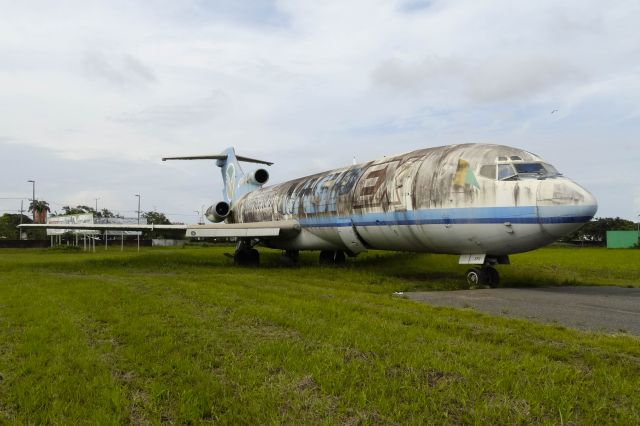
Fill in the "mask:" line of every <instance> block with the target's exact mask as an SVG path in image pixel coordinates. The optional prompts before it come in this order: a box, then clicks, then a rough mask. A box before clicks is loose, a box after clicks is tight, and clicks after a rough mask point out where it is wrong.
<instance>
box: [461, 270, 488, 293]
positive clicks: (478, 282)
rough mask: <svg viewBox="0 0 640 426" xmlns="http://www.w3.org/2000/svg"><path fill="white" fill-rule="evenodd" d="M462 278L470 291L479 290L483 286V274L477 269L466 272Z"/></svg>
mask: <svg viewBox="0 0 640 426" xmlns="http://www.w3.org/2000/svg"><path fill="white" fill-rule="evenodd" d="M464 276H465V278H466V280H467V284H468V285H469V288H470V289H474V288H480V287H483V286H484V285H485V278H486V277H485V274H484V273H483V272H482V270H481V269H479V268H471V269H469V270H467V272H466V273H465V275H464Z"/></svg>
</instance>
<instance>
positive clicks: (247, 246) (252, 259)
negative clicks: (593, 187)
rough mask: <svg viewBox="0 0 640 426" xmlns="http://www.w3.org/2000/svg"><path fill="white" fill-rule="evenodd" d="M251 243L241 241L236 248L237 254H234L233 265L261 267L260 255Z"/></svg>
mask: <svg viewBox="0 0 640 426" xmlns="http://www.w3.org/2000/svg"><path fill="white" fill-rule="evenodd" d="M254 245H255V244H252V243H251V241H247V240H241V241H239V242H238V245H237V246H236V252H235V253H234V254H233V263H234V264H235V265H237V266H253V267H256V266H259V265H260V253H258V250H256V249H254V248H253V246H254Z"/></svg>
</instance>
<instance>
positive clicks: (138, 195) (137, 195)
mask: <svg viewBox="0 0 640 426" xmlns="http://www.w3.org/2000/svg"><path fill="white" fill-rule="evenodd" d="M135 196H136V197H138V225H140V194H135Z"/></svg>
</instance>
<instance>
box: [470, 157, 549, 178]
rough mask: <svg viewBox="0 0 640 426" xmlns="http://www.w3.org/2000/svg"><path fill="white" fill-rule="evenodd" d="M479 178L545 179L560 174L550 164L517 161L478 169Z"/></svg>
mask: <svg viewBox="0 0 640 426" xmlns="http://www.w3.org/2000/svg"><path fill="white" fill-rule="evenodd" d="M496 166H497V167H496ZM480 176H483V177H486V178H489V179H497V180H518V179H545V178H548V177H554V176H560V173H558V171H557V170H556V168H555V167H553V166H552V165H551V164H547V163H524V162H520V161H518V162H509V163H502V164H500V163H498V164H497V165H494V164H490V165H484V166H482V167H480Z"/></svg>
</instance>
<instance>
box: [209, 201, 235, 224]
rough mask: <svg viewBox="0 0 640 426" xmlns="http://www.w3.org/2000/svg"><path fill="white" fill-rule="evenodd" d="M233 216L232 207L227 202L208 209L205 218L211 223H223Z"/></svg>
mask: <svg viewBox="0 0 640 426" xmlns="http://www.w3.org/2000/svg"><path fill="white" fill-rule="evenodd" d="M230 214H231V206H230V205H229V203H227V202H226V201H220V202H218V203H216V204H214V205H213V206H210V207H209V208H208V209H207V212H206V214H205V216H206V217H207V220H209V222H214V223H217V222H222V221H223V220H225V219H226V218H228V217H229V215H230Z"/></svg>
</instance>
